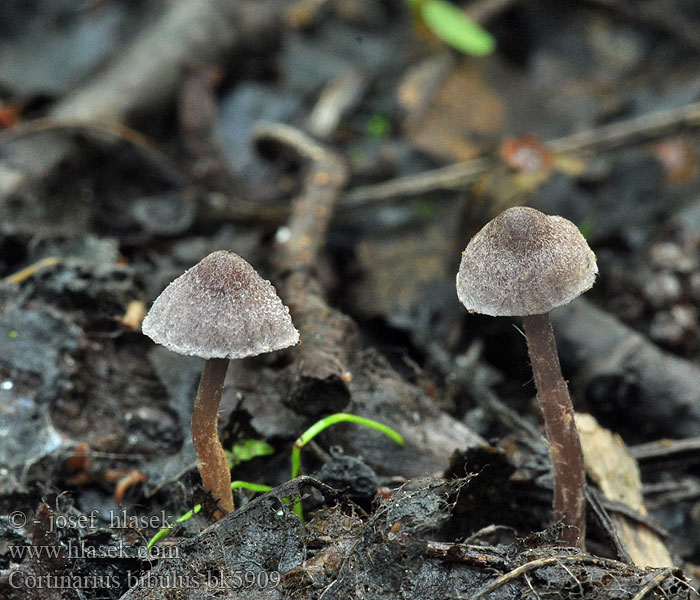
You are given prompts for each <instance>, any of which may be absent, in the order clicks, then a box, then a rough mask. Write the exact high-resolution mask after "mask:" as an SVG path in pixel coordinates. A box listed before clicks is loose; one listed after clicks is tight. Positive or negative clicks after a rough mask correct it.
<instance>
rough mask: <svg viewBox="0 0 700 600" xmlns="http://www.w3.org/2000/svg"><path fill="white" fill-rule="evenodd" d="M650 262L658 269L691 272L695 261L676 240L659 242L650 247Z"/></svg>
mask: <svg viewBox="0 0 700 600" xmlns="http://www.w3.org/2000/svg"><path fill="white" fill-rule="evenodd" d="M649 264H650V265H651V266H652V267H654V268H657V269H668V270H670V271H675V272H677V273H689V272H690V271H692V269H693V267H694V261H693V259H692V258H691V257H689V256H688V255H687V254H686V253H685V252H684V251H683V249H682V248H681V247H680V246H679V245H678V244H676V243H674V242H659V243H657V244H653V245H652V246H651V248H650V249H649Z"/></svg>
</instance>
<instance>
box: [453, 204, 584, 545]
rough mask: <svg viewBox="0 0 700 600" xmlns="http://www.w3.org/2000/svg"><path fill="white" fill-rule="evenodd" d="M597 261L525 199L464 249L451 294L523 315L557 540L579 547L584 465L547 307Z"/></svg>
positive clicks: (488, 309)
mask: <svg viewBox="0 0 700 600" xmlns="http://www.w3.org/2000/svg"><path fill="white" fill-rule="evenodd" d="M597 273H598V267H597V265H596V259H595V254H593V252H592V250H591V249H590V248H589V247H588V244H587V243H586V240H585V239H584V237H583V236H582V235H581V233H580V232H579V230H578V229H577V228H576V226H575V225H574V224H573V223H571V222H570V221H567V220H566V219H564V218H562V217H557V216H547V215H545V214H543V213H541V212H539V211H538V210H535V209H533V208H527V207H515V208H510V209H508V210H506V211H504V212H502V213H501V214H499V215H498V216H497V217H495V218H494V219H493V220H491V221H490V222H489V223H487V224H486V225H485V226H484V227H483V229H481V231H479V232H478V233H477V234H476V235H475V236H474V237H473V238H472V239H471V241H470V242H469V244H468V245H467V248H466V250H465V251H464V252H463V253H462V262H461V264H460V267H459V273H458V274H457V295H458V296H459V300H460V302H461V303H462V304H463V305H464V306H465V307H466V308H467V310H468V311H469V312H476V313H481V314H485V315H491V316H519V317H523V328H524V330H525V337H526V339H527V347H528V353H529V355H530V362H531V363H532V372H533V375H534V379H535V386H536V387H537V392H538V396H539V399H540V403H541V406H542V412H543V414H544V426H545V433H546V435H547V439H548V441H549V450H550V455H551V458H552V468H553V472H554V501H553V515H554V519H555V520H556V521H561V522H563V524H564V525H565V527H564V530H563V531H562V541H564V542H565V543H567V544H569V545H571V546H575V547H578V548H580V549H584V540H585V525H586V521H585V495H584V492H585V487H584V486H585V473H584V465H583V454H582V452H581V443H580V441H579V437H578V432H577V431H576V424H575V422H574V410H573V406H572V404H571V398H570V397H569V391H568V388H567V386H566V382H565V381H564V378H563V377H562V374H561V367H560V365H559V357H558V355H557V349H556V344H555V341H554V333H553V331H552V326H551V324H550V322H549V311H551V310H553V309H555V308H557V307H559V306H563V305H565V304H568V303H569V302H571V301H572V300H573V299H574V298H576V297H577V296H579V295H580V294H582V293H583V292H585V291H586V290H588V289H590V288H591V286H592V285H593V283H594V281H595V277H596V274H597Z"/></svg>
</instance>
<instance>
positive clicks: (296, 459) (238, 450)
mask: <svg viewBox="0 0 700 600" xmlns="http://www.w3.org/2000/svg"><path fill="white" fill-rule="evenodd" d="M338 423H356V424H357V425H364V426H365V427H369V428H370V429H374V430H376V431H379V432H380V433H383V434H384V435H386V436H388V437H390V438H391V439H392V440H394V441H395V442H396V443H397V444H399V445H400V446H403V445H404V441H403V437H402V436H401V434H400V433H398V432H397V431H395V430H394V429H392V428H391V427H389V426H387V425H384V424H383V423H380V422H378V421H373V420H372V419H367V418H365V417H359V416H357V415H352V414H349V413H335V414H332V415H328V416H327V417H324V418H323V419H321V420H319V421H317V422H316V423H314V424H313V425H312V426H311V427H309V428H308V429H307V430H306V431H305V432H304V433H302V434H301V435H300V436H299V437H298V438H297V440H296V441H295V442H294V446H293V448H292V479H295V478H296V477H298V476H299V471H300V470H301V449H302V448H303V447H304V446H306V444H308V443H309V442H310V441H311V440H312V439H314V438H315V437H316V436H317V435H318V434H319V433H321V432H322V431H323V430H324V429H327V428H328V427H330V426H331V425H336V424H338ZM269 450H271V451H274V449H273V448H272V446H270V445H269V444H267V443H266V442H261V441H258V440H245V442H243V443H241V444H237V445H236V446H234V447H233V448H232V450H231V452H227V455H230V456H231V457H233V456H237V457H238V459H239V463H240V462H244V461H246V460H250V459H251V458H255V457H256V456H263V455H266V454H271V453H272V452H271V451H269ZM239 488H240V489H246V490H251V491H254V492H269V491H270V490H271V489H272V488H271V487H270V486H269V485H264V484H260V483H250V482H248V481H233V482H232V483H231V489H232V490H234V489H239ZM283 500H285V502H288V503H293V504H294V507H293V509H292V510H293V511H294V514H295V515H297V516H298V517H299V520H300V521H301V522H302V523H303V522H304V513H303V512H302V508H301V499H300V498H299V497H298V496H297V497H296V498H293V499H292V500H288V499H283ZM200 510H202V505H201V504H197V505H195V507H194V508H193V509H192V510H190V511H188V512H186V513H185V514H184V515H182V516H181V517H180V518H178V519H177V520H176V521H175V523H173V525H170V526H169V527H164V528H163V529H161V530H160V531H159V532H158V533H156V534H155V535H154V536H153V537H152V538H151V539H150V541H149V542H148V545H147V546H146V549H147V550H150V549H151V548H152V547H153V545H154V544H156V543H157V542H158V541H159V540H162V539H163V538H164V537H166V536H167V535H168V534H169V533H170V530H171V529H172V528H173V527H175V525H176V524H177V523H183V522H185V521H188V520H189V519H191V518H192V517H193V516H194V515H196V514H197V513H198V512H199V511H200Z"/></svg>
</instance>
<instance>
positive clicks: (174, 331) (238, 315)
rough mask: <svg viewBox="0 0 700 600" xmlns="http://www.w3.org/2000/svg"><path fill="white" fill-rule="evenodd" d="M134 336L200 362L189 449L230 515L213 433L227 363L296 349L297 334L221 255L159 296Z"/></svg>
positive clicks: (262, 285) (265, 289)
mask: <svg viewBox="0 0 700 600" xmlns="http://www.w3.org/2000/svg"><path fill="white" fill-rule="evenodd" d="M142 330H143V333H145V334H146V335H147V336H149V337H150V338H151V339H152V340H153V341H154V342H156V343H158V344H162V345H163V346H165V347H166V348H168V350H172V351H173V352H177V353H178V354H187V355H194V356H199V357H201V358H204V359H206V362H205V363H204V370H203V371H202V377H201V379H200V381H199V388H198V389H197V397H196V399H195V401H194V409H193V411H192V442H193V445H194V449H195V452H196V453H197V466H198V468H199V473H200V474H201V476H202V484H203V486H204V487H205V488H206V489H207V490H209V491H210V492H211V493H212V495H213V496H214V497H215V498H216V499H217V500H218V502H219V504H220V506H221V508H222V509H224V510H226V511H227V512H232V511H233V493H232V491H231V472H230V470H229V467H228V463H227V461H226V455H225V454H224V449H223V447H222V445H221V441H220V440H219V434H218V430H217V420H218V418H217V417H218V410H219V401H220V400H221V393H222V391H223V386H224V379H225V377H226V370H227V369H228V361H229V359H233V358H244V357H246V356H255V355H257V354H262V353H264V352H272V351H273V350H281V349H282V348H287V347H288V346H292V345H294V344H296V343H297V342H298V341H299V332H298V331H297V330H296V329H295V328H294V325H293V324H292V319H291V317H290V316H289V309H288V308H287V307H286V306H285V305H284V304H282V300H280V298H279V296H277V293H276V292H275V288H274V287H272V284H271V283H270V282H269V281H266V280H264V279H263V278H262V277H260V275H258V273H257V271H256V270H255V269H254V268H253V267H252V266H251V265H250V264H248V263H247V262H246V261H245V260H243V259H242V258H241V257H240V256H238V255H237V254H235V253H234V252H230V251H224V250H221V251H217V252H213V253H212V254H209V255H208V256H206V257H205V258H203V259H202V260H201V261H200V262H199V263H197V264H196V265H195V266H194V267H192V268H191V269H189V270H187V271H185V273H183V274H182V275H180V277H178V278H177V279H176V280H175V281H173V282H172V283H171V284H170V285H169V286H168V287H167V288H165V290H163V293H162V294H161V295H160V296H158V298H157V299H156V300H155V302H154V303H153V306H152V307H151V310H150V311H149V312H148V314H147V315H146V317H145V319H144V320H143V325H142Z"/></svg>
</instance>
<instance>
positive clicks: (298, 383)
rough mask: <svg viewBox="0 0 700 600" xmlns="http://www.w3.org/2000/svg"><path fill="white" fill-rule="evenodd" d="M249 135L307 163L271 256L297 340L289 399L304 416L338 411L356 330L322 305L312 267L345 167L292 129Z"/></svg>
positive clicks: (272, 127)
mask: <svg viewBox="0 0 700 600" xmlns="http://www.w3.org/2000/svg"><path fill="white" fill-rule="evenodd" d="M254 135H255V137H256V139H257V140H259V141H266V142H270V141H271V142H275V143H277V144H279V145H281V146H282V147H283V148H284V149H286V150H288V151H291V152H292V153H294V154H295V155H296V156H297V157H298V158H301V159H302V160H304V161H305V162H307V163H308V167H307V169H306V173H305V176H304V187H303V191H302V193H301V194H300V195H299V196H298V197H297V198H296V199H295V200H294V202H293V205H292V215H291V218H290V220H289V223H288V229H289V239H288V240H287V241H286V242H284V243H282V244H281V245H280V247H279V249H278V251H277V252H276V253H275V257H274V263H275V267H276V270H277V272H278V273H279V274H280V276H279V278H278V281H279V282H280V287H281V291H282V296H283V298H284V300H285V303H286V304H287V305H288V306H289V309H290V311H291V313H292V317H293V319H294V324H295V325H296V327H297V329H298V330H299V334H300V337H301V342H302V343H301V344H300V346H299V347H298V348H297V349H296V350H295V352H297V355H296V360H297V365H298V372H297V375H296V378H295V381H294V383H293V385H292V389H291V390H290V396H289V398H290V402H291V403H292V405H293V406H294V407H295V409H296V410H298V411H299V412H302V413H305V414H309V415H318V414H321V413H324V412H338V411H340V410H342V409H343V408H344V407H345V405H346V404H347V402H348V401H349V399H350V393H349V390H348V388H347V383H348V381H349V380H350V370H349V364H350V362H351V360H352V356H353V354H354V353H355V351H356V350H357V330H356V326H355V323H354V322H353V321H352V320H351V319H350V318H349V317H347V316H346V315H344V314H343V313H341V312H340V311H337V310H335V309H333V308H331V307H330V306H328V303H327V301H326V298H325V293H324V291H323V289H322V286H321V283H320V282H319V278H318V274H317V264H318V260H319V253H320V251H321V248H322V246H323V244H324V240H325V236H326V231H327V230H328V224H329V222H330V219H331V216H332V214H333V209H334V205H335V201H336V199H337V197H338V193H339V190H340V189H341V187H342V186H343V184H344V182H345V180H346V177H347V173H346V169H345V166H344V164H343V163H342V162H341V161H340V160H339V159H338V158H337V157H336V156H335V155H334V154H333V153H331V152H330V151H328V150H327V149H326V148H324V147H323V146H322V145H320V144H319V143H317V142H316V141H315V140H313V139H311V138H310V137H309V136H307V135H306V134H305V133H303V132H302V131H300V130H298V129H296V128H294V127H290V126H288V125H282V124H260V125H258V126H257V127H256V129H255V132H254Z"/></svg>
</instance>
